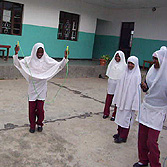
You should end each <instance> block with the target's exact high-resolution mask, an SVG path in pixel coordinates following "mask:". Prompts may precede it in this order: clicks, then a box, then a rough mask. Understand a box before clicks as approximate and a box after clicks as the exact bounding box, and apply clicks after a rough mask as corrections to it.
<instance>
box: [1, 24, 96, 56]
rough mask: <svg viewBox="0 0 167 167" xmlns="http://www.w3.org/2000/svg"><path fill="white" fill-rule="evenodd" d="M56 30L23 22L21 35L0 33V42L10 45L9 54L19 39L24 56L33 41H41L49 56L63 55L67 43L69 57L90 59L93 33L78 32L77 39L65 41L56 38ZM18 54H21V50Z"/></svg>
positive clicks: (28, 53)
mask: <svg viewBox="0 0 167 167" xmlns="http://www.w3.org/2000/svg"><path fill="white" fill-rule="evenodd" d="M57 31H58V29H57V28H49V27H42V26H34V25H27V24H24V25H23V31H22V36H16V35H4V34H0V44H3V45H11V46H12V49H10V56H12V55H13V54H14V46H15V45H16V44H17V41H19V42H20V46H21V48H22V50H23V52H24V55H25V56H29V55H30V53H31V49H32V47H33V45H34V44H35V43H37V42H42V43H43V44H44V45H45V50H46V52H47V53H48V55H49V56H51V57H54V58H61V57H63V56H64V51H65V49H66V46H67V45H68V46H69V51H70V58H76V59H92V53H93V45H94V37H95V34H93V33H85V32H79V35H78V41H67V40H58V39H57ZM19 55H20V56H22V54H21V52H20V53H19Z"/></svg>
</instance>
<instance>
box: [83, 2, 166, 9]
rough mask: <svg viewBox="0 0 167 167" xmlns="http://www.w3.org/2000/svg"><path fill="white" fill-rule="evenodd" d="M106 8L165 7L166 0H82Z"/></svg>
mask: <svg viewBox="0 0 167 167" xmlns="http://www.w3.org/2000/svg"><path fill="white" fill-rule="evenodd" d="M83 1H85V2H87V3H90V4H95V5H99V6H103V7H107V8H120V9H121V8H124V9H141V8H153V7H156V8H159V7H167V0H83Z"/></svg>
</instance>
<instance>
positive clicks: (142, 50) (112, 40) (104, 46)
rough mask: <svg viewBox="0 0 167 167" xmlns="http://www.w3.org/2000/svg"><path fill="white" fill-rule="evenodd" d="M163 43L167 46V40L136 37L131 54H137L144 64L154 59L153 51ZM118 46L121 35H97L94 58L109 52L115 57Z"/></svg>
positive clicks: (141, 63) (140, 61)
mask: <svg viewBox="0 0 167 167" xmlns="http://www.w3.org/2000/svg"><path fill="white" fill-rule="evenodd" d="M162 45H165V46H167V41H161V40H151V39H142V38H134V39H133V45H132V50H131V55H135V56H137V57H138V58H139V63H140V65H141V66H142V65H143V60H152V54H153V52H155V51H156V50H159V49H160V47H161V46H162ZM118 48H119V37H116V36H107V35H95V44H94V51H93V58H96V59H99V58H100V56H101V55H103V54H109V55H111V57H113V55H114V53H115V51H117V50H118Z"/></svg>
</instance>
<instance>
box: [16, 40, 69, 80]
mask: <svg viewBox="0 0 167 167" xmlns="http://www.w3.org/2000/svg"><path fill="white" fill-rule="evenodd" d="M40 47H41V48H43V50H44V54H43V56H42V58H41V59H38V58H37V56H36V53H37V50H38V48H40ZM13 58H14V65H15V66H16V67H17V68H18V69H19V70H20V72H21V73H24V75H23V76H24V77H25V78H26V80H27V81H28V80H29V77H30V76H31V77H33V78H36V79H46V80H49V79H51V78H52V77H53V76H55V75H56V74H57V73H58V72H59V71H60V70H62V69H63V67H64V66H65V64H66V63H67V62H68V60H67V59H65V58H64V59H63V60H62V61H61V62H57V61H56V60H54V59H52V58H51V57H49V56H48V55H47V53H46V52H45V48H44V45H43V44H42V43H36V44H35V45H34V47H33V49H32V51H31V56H28V57H25V58H24V59H22V60H20V61H19V63H18V59H17V57H16V56H14V57H13ZM18 64H19V66H18Z"/></svg>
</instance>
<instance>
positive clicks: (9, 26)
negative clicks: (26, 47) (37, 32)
mask: <svg viewBox="0 0 167 167" xmlns="http://www.w3.org/2000/svg"><path fill="white" fill-rule="evenodd" d="M22 13H23V4H19V3H13V2H8V1H1V2H0V34H10V35H21V34H22Z"/></svg>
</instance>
